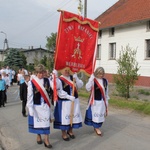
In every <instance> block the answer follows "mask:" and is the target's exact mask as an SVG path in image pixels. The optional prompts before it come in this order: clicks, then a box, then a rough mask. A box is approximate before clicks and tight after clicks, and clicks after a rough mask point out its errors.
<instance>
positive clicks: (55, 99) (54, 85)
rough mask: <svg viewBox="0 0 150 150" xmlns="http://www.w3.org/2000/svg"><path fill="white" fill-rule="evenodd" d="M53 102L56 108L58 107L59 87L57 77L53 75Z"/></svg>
mask: <svg viewBox="0 0 150 150" xmlns="http://www.w3.org/2000/svg"><path fill="white" fill-rule="evenodd" d="M53 78H54V80H53V100H54V106H56V102H57V101H58V96H57V86H56V75H55V74H53Z"/></svg>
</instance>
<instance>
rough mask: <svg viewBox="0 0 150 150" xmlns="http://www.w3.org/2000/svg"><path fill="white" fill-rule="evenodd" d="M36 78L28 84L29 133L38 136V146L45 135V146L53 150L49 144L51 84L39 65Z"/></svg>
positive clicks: (36, 69)
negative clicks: (42, 135)
mask: <svg viewBox="0 0 150 150" xmlns="http://www.w3.org/2000/svg"><path fill="white" fill-rule="evenodd" d="M35 71H36V73H37V74H36V76H34V77H33V78H32V79H31V80H30V81H29V82H28V97H27V107H28V111H29V116H28V123H29V132H30V133H34V134H37V144H42V143H43V141H42V137H41V134H44V146H45V147H47V148H52V145H51V144H50V142H49V134H50V112H51V111H50V109H51V108H50V102H49V88H50V83H49V80H48V79H47V78H44V77H43V75H44V72H45V67H44V66H43V65H41V64H39V65H38V66H37V67H36V68H35Z"/></svg>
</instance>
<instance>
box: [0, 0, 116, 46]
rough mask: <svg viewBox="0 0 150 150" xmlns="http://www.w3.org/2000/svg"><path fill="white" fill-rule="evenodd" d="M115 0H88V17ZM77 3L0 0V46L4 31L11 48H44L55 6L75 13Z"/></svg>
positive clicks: (53, 22) (56, 18)
mask: <svg viewBox="0 0 150 150" xmlns="http://www.w3.org/2000/svg"><path fill="white" fill-rule="evenodd" d="M117 1H118V0H87V17H88V18H90V19H95V18H96V17H98V16H99V15H100V14H101V13H103V12H104V11H105V10H107V9H108V8H109V7H111V6H112V5H113V4H115V3H116V2H117ZM82 3H83V4H84V0H82ZM78 4H79V0H0V32H1V31H3V32H4V33H5V34H4V33H0V49H3V47H4V39H5V37H6V35H7V39H8V44H9V47H11V48H29V47H31V46H33V47H34V48H38V47H40V46H41V47H42V48H45V45H46V42H47V41H46V37H47V36H50V35H51V33H52V32H53V33H55V32H57V28H58V21H59V17H60V13H59V12H57V10H58V9H62V10H66V11H70V12H72V13H76V14H77V13H78V9H77V7H78ZM83 15H84V14H83Z"/></svg>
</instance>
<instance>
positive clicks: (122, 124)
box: [0, 86, 150, 150]
mask: <svg viewBox="0 0 150 150" xmlns="http://www.w3.org/2000/svg"><path fill="white" fill-rule="evenodd" d="M17 91H18V87H17V86H13V87H10V89H9V91H8V103H7V104H6V107H5V108H3V107H2V108H0V144H1V147H3V148H0V149H3V150H45V149H47V148H45V147H44V145H43V144H42V145H37V144H36V136H35V135H33V134H30V133H28V126H27V118H24V117H22V114H21V101H20V100H19V99H18V98H16V97H17V94H18V92H17ZM81 109H82V114H83V118H84V113H85V109H86V102H85V101H81ZM101 130H102V132H103V133H104V136H103V137H98V136H97V135H96V134H95V133H94V131H93V128H92V127H88V126H86V125H84V124H83V127H82V128H80V129H78V130H74V133H75V135H76V139H74V140H70V141H69V142H66V141H63V140H62V138H61V133H60V131H59V130H55V129H53V126H52V124H51V135H50V142H51V144H52V145H53V149H55V150H84V149H86V150H91V149H92V150H99V149H101V150H102V149H105V150H149V149H150V117H148V116H143V115H139V114H137V113H135V112H133V111H129V110H116V109H114V108H111V107H110V108H109V116H108V117H107V118H106V121H105V123H104V124H103V127H102V129H101Z"/></svg>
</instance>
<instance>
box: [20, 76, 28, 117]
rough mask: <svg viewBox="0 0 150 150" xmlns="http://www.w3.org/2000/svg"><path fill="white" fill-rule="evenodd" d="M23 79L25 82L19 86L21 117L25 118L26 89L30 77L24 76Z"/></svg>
mask: <svg viewBox="0 0 150 150" xmlns="http://www.w3.org/2000/svg"><path fill="white" fill-rule="evenodd" d="M24 79H25V82H23V83H22V84H20V100H21V101H22V115H23V117H27V115H26V103H27V88H28V81H29V80H30V76H29V75H25V76H24Z"/></svg>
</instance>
